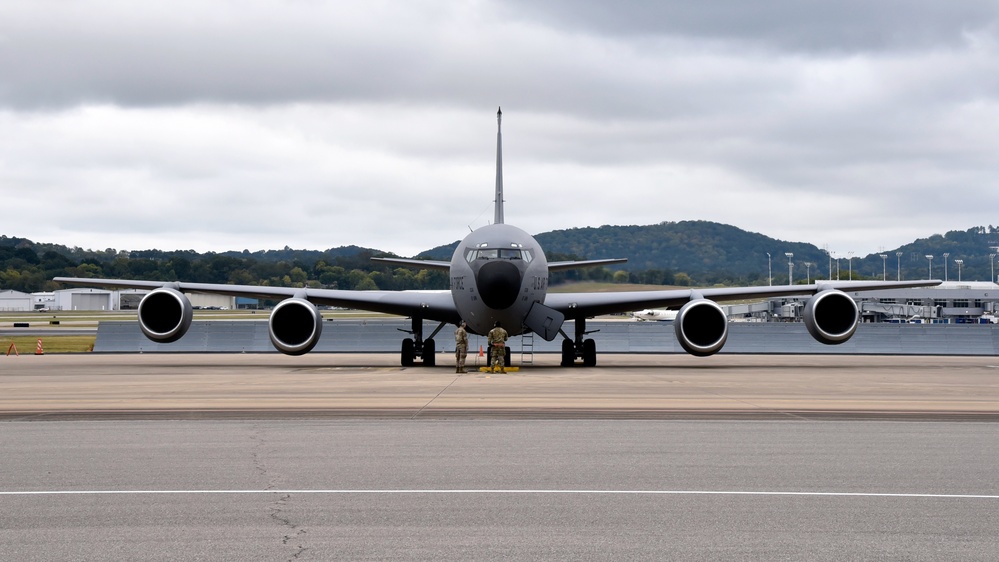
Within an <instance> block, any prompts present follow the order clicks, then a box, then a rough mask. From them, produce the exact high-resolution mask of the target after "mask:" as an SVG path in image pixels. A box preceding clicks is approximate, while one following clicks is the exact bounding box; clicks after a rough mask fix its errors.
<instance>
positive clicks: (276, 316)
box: [267, 297, 323, 355]
mask: <svg viewBox="0 0 999 562" xmlns="http://www.w3.org/2000/svg"><path fill="white" fill-rule="evenodd" d="M267 331H268V333H269V334H270V337H271V343H272V344H273V345H274V347H275V348H276V349H277V350H278V351H280V352H281V353H284V354H287V355H304V354H306V353H308V352H310V351H312V348H314V347H316V344H317V343H319V336H320V335H322V333H323V317H322V316H321V315H320V314H319V309H317V308H316V305H314V304H312V303H311V302H309V301H307V300H305V299H303V298H298V297H294V298H290V299H285V300H283V301H281V302H279V303H278V305H277V306H275V307H274V310H273V311H271V318H270V321H269V322H268V324H267Z"/></svg>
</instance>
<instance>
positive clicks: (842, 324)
mask: <svg viewBox="0 0 999 562" xmlns="http://www.w3.org/2000/svg"><path fill="white" fill-rule="evenodd" d="M802 315H803V317H804V320H805V328H806V329H808V333H809V334H811V335H812V337H813V338H815V340H816V341H818V342H821V343H824V344H826V345H836V344H840V343H843V342H845V341H846V340H848V339H850V338H851V337H852V336H853V334H854V332H856V331H857V322H858V321H859V319H860V311H859V310H858V309H857V303H856V302H854V300H853V299H852V298H850V296H849V295H847V294H846V293H844V292H843V291H839V290H836V289H828V290H825V291H820V292H819V293H818V294H817V295H815V296H814V297H812V298H810V299H808V304H806V305H805V311H804V313H803V314H802Z"/></svg>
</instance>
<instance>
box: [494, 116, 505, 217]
mask: <svg viewBox="0 0 999 562" xmlns="http://www.w3.org/2000/svg"><path fill="white" fill-rule="evenodd" d="M493 203H495V205H496V211H495V214H494V215H493V224H503V110H502V108H498V109H497V110H496V199H495V200H494V201H493Z"/></svg>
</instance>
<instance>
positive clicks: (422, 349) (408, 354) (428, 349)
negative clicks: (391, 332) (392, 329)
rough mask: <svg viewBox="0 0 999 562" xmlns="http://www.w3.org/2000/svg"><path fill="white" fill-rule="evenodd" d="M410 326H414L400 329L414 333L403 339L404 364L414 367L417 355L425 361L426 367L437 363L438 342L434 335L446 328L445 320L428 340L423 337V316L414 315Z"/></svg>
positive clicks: (402, 353) (401, 354)
mask: <svg viewBox="0 0 999 562" xmlns="http://www.w3.org/2000/svg"><path fill="white" fill-rule="evenodd" d="M410 326H411V327H412V329H410V330H402V329H400V330H399V331H401V332H406V333H407V334H412V335H413V337H411V338H406V339H404V340H402V352H401V353H400V357H401V363H402V366H403V367H412V366H414V365H416V358H417V357H419V358H420V359H421V360H422V361H423V366H424V367H433V366H435V365H436V364H437V355H436V353H437V342H435V341H434V336H436V335H437V333H438V332H440V331H441V329H443V328H444V326H445V324H444V322H441V323H440V324H439V325H438V326H437V329H435V330H434V332H433V333H432V334H430V337H429V338H427V339H426V340H424V339H423V319H422V318H417V317H415V316H414V317H413V318H412V323H411V324H410Z"/></svg>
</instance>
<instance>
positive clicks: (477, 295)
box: [450, 224, 548, 336]
mask: <svg viewBox="0 0 999 562" xmlns="http://www.w3.org/2000/svg"><path fill="white" fill-rule="evenodd" d="M450 273H451V296H452V298H454V304H455V307H457V309H458V313H459V314H460V315H461V318H462V319H463V320H465V322H467V323H468V328H469V330H470V331H471V332H473V333H476V334H485V333H487V332H488V331H489V330H491V329H492V328H493V326H494V325H495V323H496V322H500V324H501V325H502V326H503V328H504V329H505V330H506V331H507V332H508V333H509V334H510V335H512V336H513V335H517V334H520V333H521V332H522V331H523V327H524V319H525V318H526V317H527V314H528V312H529V311H530V310H531V307H532V306H533V305H534V303H544V301H545V295H546V294H547V292H548V259H547V258H546V257H545V253H544V252H543V251H542V250H541V245H540V244H539V243H538V241H537V240H535V239H534V237H533V236H531V235H530V234H528V233H526V232H524V231H523V230H521V229H519V228H517V227H515V226H511V225H508V224H491V225H488V226H484V227H481V228H479V229H477V230H475V231H473V232H472V233H471V234H469V235H468V236H466V237H465V239H464V240H462V241H461V243H460V244H458V248H457V249H455V251H454V255H452V256H451V269H450Z"/></svg>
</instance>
